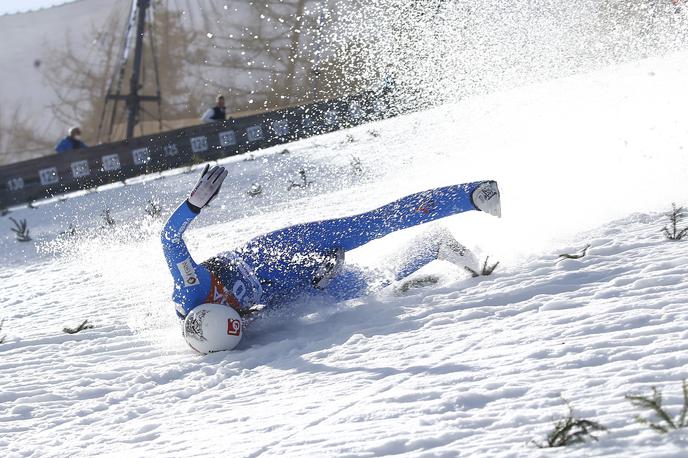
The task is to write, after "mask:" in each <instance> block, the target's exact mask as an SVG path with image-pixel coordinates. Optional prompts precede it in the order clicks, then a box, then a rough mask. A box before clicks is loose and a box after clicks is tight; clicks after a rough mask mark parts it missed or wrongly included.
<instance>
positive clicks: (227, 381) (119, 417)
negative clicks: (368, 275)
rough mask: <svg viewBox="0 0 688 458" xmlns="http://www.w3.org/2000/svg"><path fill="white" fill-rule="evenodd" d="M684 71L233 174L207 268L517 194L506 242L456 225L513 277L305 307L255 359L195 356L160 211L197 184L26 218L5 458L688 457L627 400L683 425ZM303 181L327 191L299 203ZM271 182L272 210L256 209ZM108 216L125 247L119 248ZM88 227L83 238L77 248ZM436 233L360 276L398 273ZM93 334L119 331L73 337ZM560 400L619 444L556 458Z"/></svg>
mask: <svg viewBox="0 0 688 458" xmlns="http://www.w3.org/2000/svg"><path fill="white" fill-rule="evenodd" d="M686 62H688V53H685V52H683V53H677V54H674V55H671V56H667V57H664V58H656V59H650V60H645V61H642V62H636V63H632V64H627V65H623V66H618V67H614V68H610V69H607V70H605V71H600V72H597V73H593V74H589V75H582V76H576V77H571V78H567V79H561V80H556V81H551V82H548V83H545V84H540V85H536V86H531V87H525V88H521V89H518V90H513V91H510V92H503V93H498V94H492V95H488V96H484V97H479V98H472V99H469V100H466V101H464V102H462V103H459V104H457V105H453V106H444V107H440V108H437V109H434V110H431V111H426V112H422V113H416V114H413V115H408V116H404V117H400V118H396V119H390V120H386V121H383V122H378V123H374V124H369V125H366V126H360V127H357V128H354V129H351V130H348V131H343V132H337V133H333V134H329V135H326V136H322V137H317V138H313V139H308V140H304V141H301V142H298V143H294V144H291V145H288V153H284V154H282V153H283V151H282V150H283V149H284V147H275V148H272V149H270V150H266V151H262V152H259V153H256V154H255V155H253V156H249V157H237V158H233V159H227V160H223V161H221V162H222V163H224V164H227V166H228V167H229V170H230V176H229V178H228V179H227V181H226V186H225V187H224V189H223V192H222V194H221V195H220V197H219V198H218V199H217V201H215V202H214V203H213V204H212V207H211V208H210V209H208V210H206V211H204V212H203V214H202V215H201V216H200V217H199V218H198V219H197V220H196V221H195V222H194V224H193V226H192V227H191V228H190V230H189V231H188V232H187V237H186V238H187V242H188V243H189V246H190V249H191V251H192V254H193V255H194V257H195V258H196V259H197V260H202V259H204V258H206V257H208V256H211V255H213V254H215V253H216V252H219V251H221V250H224V249H228V248H231V247H232V246H234V245H235V244H238V243H240V242H241V241H244V240H247V239H248V238H250V237H252V236H254V235H257V234H259V233H262V232H265V231H267V230H270V229H275V228H278V227H281V226H284V225H287V224H292V223H297V222H303V221H309V220H314V219H319V218H326V217H334V216H340V215H346V214H353V213H357V212H361V211H365V210H368V209H370V208H373V207H375V206H377V205H380V204H382V203H385V202H387V201H390V200H392V199H395V198H398V197H401V196H403V195H406V194H408V193H411V192H415V191H420V190H423V189H428V188H430V187H435V186H440V185H445V184H449V183H458V182H464V181H473V180H478V179H496V180H498V181H499V183H500V187H501V190H502V195H503V215H504V217H503V218H502V219H501V220H498V219H496V218H493V217H490V216H488V215H486V214H482V213H478V212H473V213H470V214H463V215H458V216H455V217H451V218H448V219H446V220H445V221H443V222H442V224H444V225H445V226H446V227H448V228H449V229H450V230H451V231H452V232H453V233H454V234H455V235H456V237H457V238H458V239H459V240H461V241H462V242H463V243H465V244H467V245H468V246H470V247H472V248H474V249H475V250H476V251H477V252H479V253H480V254H481V256H483V257H485V256H487V255H489V256H490V257H491V258H490V259H493V260H499V261H501V264H500V266H499V267H498V269H497V270H496V272H495V274H494V275H492V276H489V277H481V278H476V279H472V278H467V277H466V276H464V275H463V274H462V273H461V272H459V271H458V270H455V269H454V267H453V266H450V265H444V264H442V263H441V262H437V263H435V265H431V266H428V267H427V269H428V271H433V272H435V273H437V274H438V275H440V276H441V281H440V283H439V284H438V285H435V286H431V287H425V288H418V289H412V290H410V291H409V292H407V293H404V294H401V293H400V292H399V288H398V285H393V286H391V287H389V288H387V289H384V290H382V291H379V292H377V293H375V294H372V295H371V296H368V297H363V298H360V299H357V300H353V301H349V302H344V303H333V302H327V301H307V302H304V303H302V304H299V305H297V306H295V307H293V308H290V309H288V310H280V311H278V312H275V313H272V314H269V315H268V316H267V317H266V318H265V319H263V320H261V321H258V322H256V323H255V324H254V325H253V326H252V327H251V328H250V329H249V330H248V331H247V334H246V336H245V337H244V340H243V341H242V343H241V344H240V346H239V348H238V349H237V350H235V351H232V352H223V353H218V354H213V355H210V356H204V357H202V356H199V355H197V354H195V353H194V352H193V351H192V350H191V349H190V348H188V346H186V344H185V343H184V342H183V340H182V338H181V335H180V332H179V328H178V324H177V322H176V318H175V316H174V309H173V306H172V303H171V301H170V299H169V296H170V294H171V287H172V281H171V277H170V275H169V273H168V272H167V270H166V266H165V262H164V259H163V256H162V250H161V248H160V245H159V241H158V237H159V230H160V228H161V226H162V223H163V221H162V219H161V218H155V217H148V216H145V213H144V211H143V209H144V207H145V206H146V203H147V201H148V199H157V200H158V201H159V202H160V204H161V205H162V206H163V208H164V212H163V213H164V215H167V214H168V213H169V212H170V211H171V210H172V209H173V208H174V207H175V206H176V205H177V204H178V203H179V202H180V201H181V200H182V199H183V198H184V195H185V194H186V192H187V191H188V189H189V188H190V186H191V185H192V184H193V183H194V182H195V179H196V175H197V173H198V169H196V170H192V171H190V173H185V172H187V171H186V170H177V171H171V172H166V173H164V174H161V175H152V176H148V177H142V178H140V179H134V180H130V182H129V183H128V184H127V185H126V186H124V185H110V186H107V187H104V188H102V189H100V190H99V191H98V192H91V193H88V192H82V193H79V194H77V195H74V196H71V198H67V199H54V200H52V201H46V202H42V203H41V204H40V205H38V208H35V209H28V208H27V209H20V210H15V211H13V212H12V213H10V214H9V215H7V216H5V217H3V218H2V225H3V226H5V227H8V226H10V225H11V222H10V221H9V219H8V218H9V217H10V216H12V217H14V218H17V219H26V220H27V221H28V224H29V228H30V230H31V236H32V237H33V238H34V241H33V242H30V243H17V242H15V241H14V239H13V235H12V234H11V233H10V232H9V231H8V230H3V231H2V235H0V250H2V252H3V253H6V255H5V256H4V258H3V261H4V263H5V266H4V269H3V270H2V271H1V272H0V289H1V290H2V292H3V293H2V296H0V319H3V318H4V319H5V322H4V326H3V328H2V330H0V338H1V337H2V336H3V335H6V339H5V342H4V343H2V344H0V356H1V357H0V420H1V421H0V450H1V451H2V453H1V454H2V455H3V456H93V455H105V456H119V455H125V454H126V455H128V456H151V455H161V456H220V455H229V454H231V455H232V456H247V457H248V456H259V455H264V456H277V455H286V456H378V455H389V454H399V455H405V456H491V457H492V456H528V457H530V456H552V455H553V454H558V455H563V454H565V455H566V456H600V455H616V456H629V455H630V454H633V455H634V456H638V457H657V456H686V448H687V447H688V433H687V432H686V431H685V430H679V431H675V432H672V433H670V434H668V435H660V434H658V433H655V432H653V431H652V430H650V429H649V428H648V427H647V426H643V425H641V424H639V423H637V422H635V421H634V416H635V415H636V414H638V413H644V412H640V411H639V410H637V408H635V407H633V406H632V405H631V404H630V403H629V402H628V401H627V400H625V399H624V395H625V394H628V393H631V394H649V393H650V390H651V387H652V386H657V387H658V388H660V389H662V390H663V393H664V400H665V405H666V406H667V408H668V410H670V411H671V412H672V413H678V411H679V410H680V407H681V392H680V381H681V380H682V379H683V378H686V377H687V376H688V371H687V368H688V352H687V351H686V350H688V304H687V300H688V283H687V280H688V264H687V263H686V260H687V259H688V257H687V255H686V250H688V242H669V241H666V240H665V239H664V238H663V236H662V234H661V233H660V230H661V228H662V227H663V226H664V224H665V217H664V216H663V215H662V213H661V212H663V211H666V210H668V209H669V207H670V203H671V202H672V201H676V202H677V203H679V204H680V203H684V204H685V203H686V201H688V196H687V195H686V194H687V189H686V182H687V181H686V178H688V157H687V155H686V151H685V149H684V145H686V143H687V140H688V126H687V125H686V121H685V119H686V117H685V107H686V106H688V92H686V91H685V90H684V88H685V81H686V80H688V64H687V63H686ZM354 157H355V158H359V159H360V161H361V163H362V165H363V172H362V173H360V174H357V173H355V172H354V171H353V167H352V165H351V161H352V158H354ZM247 158H251V159H253V160H246V159H247ZM199 167H201V166H199ZM302 167H303V168H304V170H305V171H306V173H307V176H308V177H309V179H311V180H313V181H314V184H313V185H312V186H311V187H309V188H308V189H305V190H292V191H289V192H287V191H286V187H287V183H288V180H289V179H297V178H298V171H299V169H300V168H302ZM253 183H259V184H261V185H262V186H263V189H264V192H263V195H262V196H259V197H249V196H248V195H247V194H246V191H248V190H249V189H250V187H251V185H252V184H253ZM106 208H109V209H111V215H112V217H113V218H114V219H115V221H116V224H115V226H114V227H112V228H107V229H103V228H100V226H102V225H103V219H102V217H101V212H103V211H104V210H105V209H106ZM70 224H72V225H74V226H75V227H76V230H77V235H76V236H68V235H59V233H60V232H61V231H65V230H67V229H68V227H69V226H70ZM419 230H423V228H416V229H413V230H409V231H405V232H402V233H398V234H394V235H392V236H390V237H388V238H386V239H383V240H381V241H377V242H374V243H372V244H370V245H368V246H366V247H363V248H362V249H360V250H357V252H354V253H352V256H351V258H350V259H351V261H352V262H354V263H358V264H361V265H364V266H367V267H368V268H370V269H382V268H383V267H384V262H385V261H384V260H385V257H386V256H387V255H390V254H393V253H394V252H395V251H397V250H398V249H399V247H400V246H402V245H403V244H404V243H405V241H407V240H409V238H410V237H411V236H413V235H414V234H415V233H417V232H418V231H419ZM587 244H591V248H590V250H589V253H588V255H587V256H585V257H583V258H581V259H579V260H559V258H558V254H560V253H574V252H577V251H578V250H580V249H581V248H583V247H584V246H585V245H587ZM419 274H421V273H419ZM84 319H88V320H89V321H90V322H91V323H92V324H93V325H94V326H95V327H94V328H93V329H89V330H85V331H83V332H81V333H78V334H74V335H69V334H65V333H63V332H62V328H63V327H64V326H69V327H75V326H76V325H77V324H79V323H80V322H82V321H83V320H84ZM562 398H564V399H566V400H567V401H568V402H569V403H570V404H571V406H572V407H573V408H574V412H575V414H576V415H577V416H578V417H581V418H586V419H593V420H596V421H599V422H600V423H602V424H603V425H605V426H607V427H608V428H609V432H608V433H600V434H599V435H598V437H599V441H598V442H591V443H586V444H584V445H578V446H574V447H568V448H565V449H558V450H540V449H538V448H537V447H536V446H535V445H533V443H532V442H531V441H532V440H536V441H540V442H544V440H545V436H546V434H547V433H548V432H550V431H551V430H552V428H553V425H554V423H555V421H556V420H557V419H559V418H562V417H564V416H565V415H566V414H567V407H566V404H565V403H564V401H563V400H562Z"/></svg>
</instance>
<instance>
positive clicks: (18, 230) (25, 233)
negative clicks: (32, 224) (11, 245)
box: [10, 216, 31, 242]
mask: <svg viewBox="0 0 688 458" xmlns="http://www.w3.org/2000/svg"><path fill="white" fill-rule="evenodd" d="M10 220H11V221H12V222H13V223H14V227H12V228H10V230H11V231H12V232H14V233H15V234H16V235H17V241H19V242H30V241H31V237H30V236H29V228H28V227H27V225H26V220H25V219H23V220H21V221H17V220H16V219H14V218H12V217H11V216H10Z"/></svg>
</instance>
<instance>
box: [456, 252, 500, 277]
mask: <svg viewBox="0 0 688 458" xmlns="http://www.w3.org/2000/svg"><path fill="white" fill-rule="evenodd" d="M489 260H490V257H489V256H488V257H486V258H485V262H484V263H483V268H482V269H481V271H480V272H476V271H475V270H473V269H471V268H470V267H468V266H464V269H466V270H467V271H468V272H470V274H471V275H472V276H473V277H480V276H488V275H492V272H494V271H495V269H496V268H497V266H498V265H499V261H497V262H495V263H494V264H492V265H488V261H489Z"/></svg>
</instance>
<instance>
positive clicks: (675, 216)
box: [662, 203, 688, 240]
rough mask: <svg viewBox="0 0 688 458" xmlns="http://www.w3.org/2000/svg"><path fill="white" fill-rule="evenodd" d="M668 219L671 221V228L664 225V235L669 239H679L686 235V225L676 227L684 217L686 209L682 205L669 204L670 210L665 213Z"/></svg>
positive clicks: (687, 230) (687, 233) (687, 229)
mask: <svg viewBox="0 0 688 458" xmlns="http://www.w3.org/2000/svg"><path fill="white" fill-rule="evenodd" d="M665 214H666V216H667V218H669V221H670V222H671V230H669V228H668V227H666V226H664V228H663V229H662V232H664V236H665V237H666V238H667V239H669V240H681V239H683V238H684V237H685V236H687V235H688V226H687V227H684V228H683V229H680V230H679V228H678V225H679V224H680V223H681V221H683V219H684V218H685V217H686V209H685V208H683V207H677V206H676V204H675V203H672V204H671V211H670V212H669V213H665Z"/></svg>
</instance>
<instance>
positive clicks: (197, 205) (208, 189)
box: [187, 165, 229, 211]
mask: <svg viewBox="0 0 688 458" xmlns="http://www.w3.org/2000/svg"><path fill="white" fill-rule="evenodd" d="M209 168H210V165H206V166H205V168H204V169H203V173H202V174H201V178H199V180H198V183H196V186H194V188H193V191H191V194H189V198H188V199H187V202H189V205H191V208H192V209H194V210H198V211H200V210H201V208H203V207H205V206H206V205H208V202H210V201H211V200H213V198H215V196H217V193H218V192H220V186H222V182H223V181H225V178H226V177H227V173H229V172H227V170H225V168H224V167H220V166H217V165H216V166H214V167H213V168H212V169H210V170H208V169H209Z"/></svg>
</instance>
